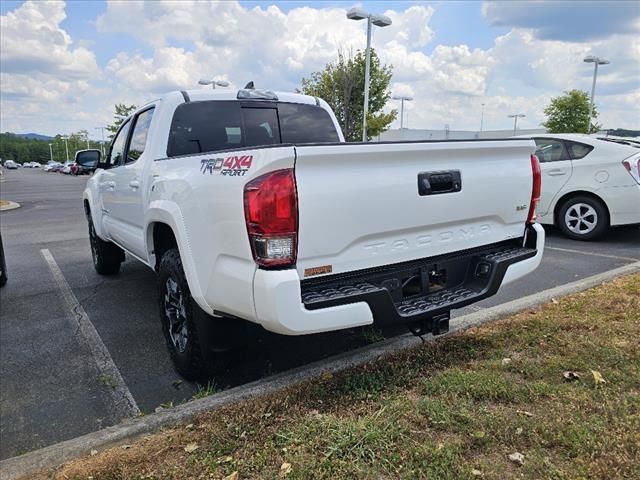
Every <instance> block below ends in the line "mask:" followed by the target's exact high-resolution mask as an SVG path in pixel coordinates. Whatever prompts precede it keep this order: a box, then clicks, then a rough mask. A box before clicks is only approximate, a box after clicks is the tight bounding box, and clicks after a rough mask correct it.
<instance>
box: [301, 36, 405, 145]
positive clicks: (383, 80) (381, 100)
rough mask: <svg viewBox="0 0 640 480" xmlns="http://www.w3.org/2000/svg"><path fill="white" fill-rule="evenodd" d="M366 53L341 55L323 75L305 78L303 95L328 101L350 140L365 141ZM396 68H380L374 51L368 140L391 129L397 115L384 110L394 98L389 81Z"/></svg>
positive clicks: (382, 66)
mask: <svg viewBox="0 0 640 480" xmlns="http://www.w3.org/2000/svg"><path fill="white" fill-rule="evenodd" d="M364 70H365V53H364V52H362V51H360V50H359V51H358V52H356V54H355V56H352V55H351V54H350V55H348V56H347V55H345V54H344V53H343V52H338V59H337V60H336V61H335V62H332V63H329V64H327V66H326V67H325V68H324V70H322V71H321V72H314V73H312V74H311V76H310V77H309V78H303V79H302V92H303V93H305V94H307V95H312V96H314V97H320V98H322V99H323V100H325V101H326V102H327V103H328V104H329V105H330V106H331V108H332V109H333V112H334V113H335V115H336V118H337V120H338V123H339V124H340V127H341V128H342V133H343V134H344V137H345V139H346V140H347V141H352V142H353V141H360V140H362V119H363V114H364V73H365V72H364ZM392 71H393V66H392V65H381V64H380V59H379V58H378V55H377V54H376V52H375V50H373V49H372V50H371V70H370V79H371V80H370V84H369V112H368V115H367V137H368V138H369V139H371V138H373V137H376V136H378V135H379V134H380V132H383V131H385V130H386V129H387V128H389V124H390V123H391V122H393V121H394V120H395V119H396V117H397V116H398V111H397V110H391V111H390V112H389V113H384V112H383V111H382V109H383V108H384V106H385V105H386V104H387V102H388V101H389V99H390V98H391V92H390V90H389V82H390V81H391V76H392Z"/></svg>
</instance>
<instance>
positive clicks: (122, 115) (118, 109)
mask: <svg viewBox="0 0 640 480" xmlns="http://www.w3.org/2000/svg"><path fill="white" fill-rule="evenodd" d="M136 108H138V107H136V106H135V105H125V104H124V103H116V106H115V114H114V117H115V120H114V121H113V123H112V124H111V125H107V127H106V128H107V131H108V132H109V139H112V138H113V136H114V135H115V134H116V132H117V131H118V129H119V128H120V125H122V122H124V121H125V120H126V119H127V117H128V116H129V115H131V114H132V113H133V112H134V111H135V110H136Z"/></svg>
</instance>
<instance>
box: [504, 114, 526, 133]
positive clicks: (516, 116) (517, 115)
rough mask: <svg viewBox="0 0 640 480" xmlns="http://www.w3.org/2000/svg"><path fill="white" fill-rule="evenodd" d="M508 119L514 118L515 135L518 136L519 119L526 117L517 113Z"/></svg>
mask: <svg viewBox="0 0 640 480" xmlns="http://www.w3.org/2000/svg"><path fill="white" fill-rule="evenodd" d="M507 117H508V118H513V135H515V134H516V130H517V129H518V118H524V117H526V115H524V114H522V113H516V114H514V115H507Z"/></svg>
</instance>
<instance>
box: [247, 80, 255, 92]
mask: <svg viewBox="0 0 640 480" xmlns="http://www.w3.org/2000/svg"><path fill="white" fill-rule="evenodd" d="M244 88H246V89H247V90H255V88H256V87H254V86H253V80H251V81H250V82H249V83H247V84H246V85H245V86H244Z"/></svg>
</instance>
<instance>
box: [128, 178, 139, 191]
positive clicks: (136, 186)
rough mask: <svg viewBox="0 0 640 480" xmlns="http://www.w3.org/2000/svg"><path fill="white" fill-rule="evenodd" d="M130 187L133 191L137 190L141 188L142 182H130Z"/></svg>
mask: <svg viewBox="0 0 640 480" xmlns="http://www.w3.org/2000/svg"><path fill="white" fill-rule="evenodd" d="M129 186H130V187H131V188H132V189H133V190H137V189H138V188H140V182H139V181H138V180H131V181H130V182H129Z"/></svg>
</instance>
